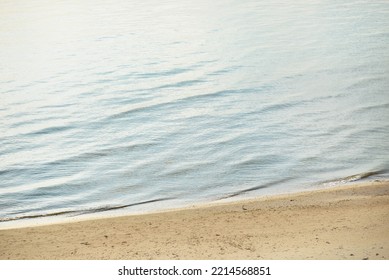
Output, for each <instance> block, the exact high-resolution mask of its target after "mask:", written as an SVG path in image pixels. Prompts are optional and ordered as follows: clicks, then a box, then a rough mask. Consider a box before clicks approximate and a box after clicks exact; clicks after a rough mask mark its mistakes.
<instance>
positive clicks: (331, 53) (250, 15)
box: [0, 0, 389, 226]
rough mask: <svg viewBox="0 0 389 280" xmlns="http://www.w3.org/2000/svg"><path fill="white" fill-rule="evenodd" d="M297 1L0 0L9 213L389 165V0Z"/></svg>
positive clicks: (2, 152)
mask: <svg viewBox="0 0 389 280" xmlns="http://www.w3.org/2000/svg"><path fill="white" fill-rule="evenodd" d="M292 2H293V3H289V2H284V1H273V0H272V1H270V0H263V1H253V0H246V1H240V0H230V1H205V0H204V1H179V0H172V1H164V3H161V2H160V1H156V0H149V1H124V0H123V1H121V0H114V1H102V0H98V1H87V0H81V1H75V0H74V1H61V0H54V1H51V0H50V1H49V0H46V1H45V0H39V1H27V0H16V1H15V0H12V1H11V0H0V221H2V222H1V223H0V226H4V225H5V224H9V223H11V222H13V221H15V220H20V219H22V220H23V221H25V220H36V219H33V218H37V217H42V216H58V217H60V218H61V219H63V218H66V217H69V216H74V215H83V214H88V213H92V212H102V211H103V212H104V213H112V212H113V211H108V210H115V211H116V212H118V211H122V212H121V213H134V212H137V211H138V212H142V211H154V210H159V209H166V208H174V207H181V206H187V205H192V204H196V203H201V202H212V201H218V200H220V199H241V198H247V197H255V196H261V195H269V194H276V193H285V192H293V191H299V190H302V189H311V188H314V187H324V186H326V185H328V183H330V184H331V182H332V183H336V182H338V183H339V182H340V183H344V182H349V181H354V180H357V179H361V178H364V177H366V179H371V180H372V179H377V178H387V177H388V167H389V145H388V140H387V139H389V123H388V119H389V93H388V88H389V78H388V77H389V49H388V46H389V2H388V1H370V0H366V1H363V0H362V1H348V0H344V1H335V0H333V1H324V0H322V1H321V0H316V1H302V0H300V1H292ZM369 172H371V173H369ZM350 176H351V177H350ZM323 182H327V183H323ZM116 212H115V213H116Z"/></svg>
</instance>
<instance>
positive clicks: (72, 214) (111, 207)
mask: <svg viewBox="0 0 389 280" xmlns="http://www.w3.org/2000/svg"><path fill="white" fill-rule="evenodd" d="M172 199H175V197H165V198H158V199H152V200H146V201H141V202H136V203H131V204H125V205H107V206H102V207H97V208H89V209H81V210H68V211H59V212H53V213H46V214H36V215H24V216H18V217H9V218H0V223H3V222H11V221H17V220H24V219H36V218H46V217H54V216H61V215H68V216H70V217H75V216H79V215H85V214H93V213H99V212H106V211H112V210H118V209H123V208H128V207H133V206H138V205H143V204H149V203H154V202H160V201H166V200H172Z"/></svg>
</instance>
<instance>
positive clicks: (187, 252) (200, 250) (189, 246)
mask: <svg viewBox="0 0 389 280" xmlns="http://www.w3.org/2000/svg"><path fill="white" fill-rule="evenodd" d="M367 258H368V259H386V260H387V259H389V182H387V181H386V182H374V183H360V184H355V185H352V186H343V187H337V188H333V189H327V190H318V191H312V192H306V193H299V194H292V195H283V196H276V197H270V198H261V199H257V200H251V201H243V202H237V203H229V204H224V205H212V206H206V207H204V206H203V207H196V208H192V209H183V210H177V211H170V212H164V213H156V214H145V215H138V216H126V217H119V218H107V219H97V220H90V221H83V222H76V223H65V224H57V225H49V226H40V227H31V228H19V229H9V230H1V231H0V259H367Z"/></svg>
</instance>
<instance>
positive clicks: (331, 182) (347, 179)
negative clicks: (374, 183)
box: [321, 170, 384, 186]
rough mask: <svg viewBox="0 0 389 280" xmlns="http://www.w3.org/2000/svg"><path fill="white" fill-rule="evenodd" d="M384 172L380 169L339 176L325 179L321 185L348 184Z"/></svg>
mask: <svg viewBox="0 0 389 280" xmlns="http://www.w3.org/2000/svg"><path fill="white" fill-rule="evenodd" d="M383 173H384V171H383V170H380V171H369V172H364V173H359V174H354V175H351V176H347V177H342V178H337V179H332V180H328V181H324V182H322V183H321V185H330V186H332V185H339V184H347V183H351V182H355V181H359V180H362V179H366V178H369V177H372V176H375V175H380V174H383Z"/></svg>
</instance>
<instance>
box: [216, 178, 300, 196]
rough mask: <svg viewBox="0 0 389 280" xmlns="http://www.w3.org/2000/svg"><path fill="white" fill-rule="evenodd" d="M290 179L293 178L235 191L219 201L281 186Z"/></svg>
mask: <svg viewBox="0 0 389 280" xmlns="http://www.w3.org/2000/svg"><path fill="white" fill-rule="evenodd" d="M291 179H293V178H291V177H290V178H284V179H281V180H276V181H273V182H270V183H267V184H263V185H259V186H255V187H251V188H247V189H243V190H239V191H236V192H234V193H231V194H228V195H226V196H223V197H222V198H220V199H226V198H231V197H234V196H238V195H242V194H246V193H249V192H253V191H256V190H260V189H265V188H269V187H271V186H274V185H278V184H282V183H285V182H287V181H290V180H291Z"/></svg>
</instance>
